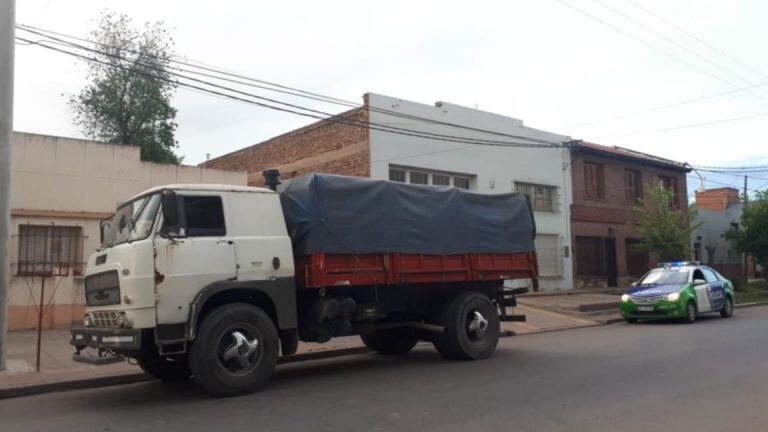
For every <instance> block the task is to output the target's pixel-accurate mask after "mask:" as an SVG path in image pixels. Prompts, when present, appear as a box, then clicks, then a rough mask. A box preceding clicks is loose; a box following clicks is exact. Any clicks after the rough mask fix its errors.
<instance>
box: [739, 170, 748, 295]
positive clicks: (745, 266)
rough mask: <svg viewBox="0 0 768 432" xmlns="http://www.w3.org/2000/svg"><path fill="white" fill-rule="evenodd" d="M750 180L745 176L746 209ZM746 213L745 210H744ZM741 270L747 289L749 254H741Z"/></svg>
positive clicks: (745, 206)
mask: <svg viewBox="0 0 768 432" xmlns="http://www.w3.org/2000/svg"><path fill="white" fill-rule="evenodd" d="M748 179H749V176H748V175H746V174H745V175H744V209H746V208H747V206H748V205H749V195H747V193H749V192H748V189H747V180H748ZM742 211H744V210H742ZM741 268H742V270H743V275H744V289H747V285H748V284H749V274H747V273H748V271H749V264H748V263H747V254H746V253H743V254H741Z"/></svg>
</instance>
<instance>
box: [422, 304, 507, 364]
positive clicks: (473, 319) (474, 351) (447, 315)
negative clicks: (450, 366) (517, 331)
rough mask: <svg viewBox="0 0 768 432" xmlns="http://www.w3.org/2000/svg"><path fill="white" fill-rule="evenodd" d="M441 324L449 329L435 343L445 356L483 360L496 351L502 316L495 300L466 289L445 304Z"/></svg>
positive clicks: (436, 338) (440, 319) (434, 340)
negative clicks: (498, 312) (497, 309)
mask: <svg viewBox="0 0 768 432" xmlns="http://www.w3.org/2000/svg"><path fill="white" fill-rule="evenodd" d="M439 321H440V322H439V324H440V325H443V326H445V332H444V333H440V334H436V335H435V336H434V337H433V340H432V342H433V343H434V345H435V348H436V349H437V351H439V352H440V354H442V355H443V356H444V357H447V358H454V359H464V360H479V359H483V358H486V357H488V356H490V355H491V354H493V351H494V350H495V349H496V345H497V344H498V343H499V333H500V329H499V316H498V315H497V313H496V308H495V307H494V306H493V303H491V299H489V298H488V296H486V295H485V294H481V293H478V292H463V293H461V294H459V295H457V296H456V297H454V298H452V299H451V300H450V301H449V302H448V303H447V304H445V306H443V308H442V311H441V314H440V318H439Z"/></svg>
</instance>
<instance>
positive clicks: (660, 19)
mask: <svg viewBox="0 0 768 432" xmlns="http://www.w3.org/2000/svg"><path fill="white" fill-rule="evenodd" d="M626 1H627V2H628V3H631V4H632V5H633V6H635V7H636V8H638V9H640V10H641V11H643V12H645V13H647V14H648V15H651V16H652V17H655V18H656V19H658V20H659V21H661V22H663V23H664V24H667V25H668V26H670V27H672V28H673V29H675V30H677V31H679V32H680V33H682V34H684V35H686V36H688V37H689V38H691V39H693V40H695V41H696V42H698V43H700V44H702V45H704V46H706V47H708V48H709V49H711V50H713V51H714V52H716V53H718V54H720V55H721V56H723V57H725V58H727V59H729V60H731V61H732V62H734V63H737V64H739V65H741V66H743V67H745V68H747V69H749V70H751V71H752V72H755V73H757V74H759V75H760V76H762V77H763V78H768V75H766V74H765V73H763V72H762V71H761V70H759V69H757V68H754V67H752V66H750V65H748V64H746V63H744V62H743V61H741V60H739V59H737V58H735V57H733V56H731V55H729V54H728V53H726V52H725V51H723V50H721V49H720V48H718V47H716V46H714V45H712V44H710V43H708V42H707V41H705V40H703V39H701V38H699V37H697V36H696V35H694V34H692V33H691V32H688V31H686V30H685V29H683V28H681V27H680V26H678V25H675V24H674V23H672V22H670V21H669V20H667V19H666V18H664V17H662V16H660V15H658V14H656V13H654V12H653V11H651V10H649V9H648V8H646V7H644V6H642V5H640V4H638V3H637V2H636V1H634V0H626Z"/></svg>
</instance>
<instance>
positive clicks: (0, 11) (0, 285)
mask: <svg viewBox="0 0 768 432" xmlns="http://www.w3.org/2000/svg"><path fill="white" fill-rule="evenodd" d="M15 25H16V5H15V0H0V371H2V370H5V355H6V350H5V348H6V345H5V342H6V334H7V332H8V287H9V285H10V278H11V277H10V272H11V265H10V260H9V257H8V252H9V251H8V250H9V243H10V239H11V236H10V232H11V230H10V227H11V135H12V134H13V50H14V35H15V33H14V26H15Z"/></svg>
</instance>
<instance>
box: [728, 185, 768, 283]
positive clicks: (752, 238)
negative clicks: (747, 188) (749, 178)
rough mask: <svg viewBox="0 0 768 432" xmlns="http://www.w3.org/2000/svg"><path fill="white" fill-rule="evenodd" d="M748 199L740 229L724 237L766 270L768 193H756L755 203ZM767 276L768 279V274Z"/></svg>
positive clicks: (767, 261) (767, 254)
mask: <svg viewBox="0 0 768 432" xmlns="http://www.w3.org/2000/svg"><path fill="white" fill-rule="evenodd" d="M748 198H749V197H745V205H744V208H743V210H742V212H741V218H740V220H739V225H738V228H731V229H729V230H728V231H726V232H725V234H724V235H723V237H725V238H726V239H728V240H731V241H733V242H734V244H735V246H736V250H738V251H739V252H740V253H746V254H750V255H752V257H753V258H754V260H755V261H756V262H757V263H759V264H761V265H762V266H763V268H765V267H767V266H768V191H757V192H755V198H756V199H755V201H752V202H749V201H748ZM765 275H766V277H767V278H768V272H766V273H765Z"/></svg>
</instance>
